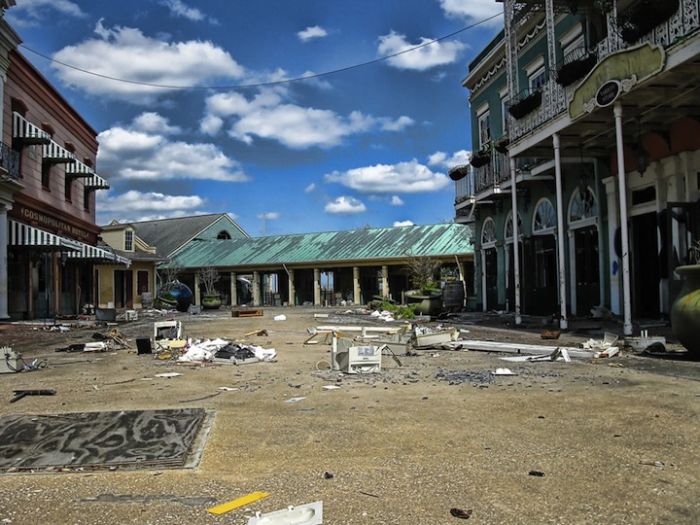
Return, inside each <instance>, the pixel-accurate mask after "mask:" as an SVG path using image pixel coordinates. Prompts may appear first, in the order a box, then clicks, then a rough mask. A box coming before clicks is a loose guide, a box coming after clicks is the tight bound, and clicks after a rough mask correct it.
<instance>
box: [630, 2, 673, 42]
mask: <svg viewBox="0 0 700 525" xmlns="http://www.w3.org/2000/svg"><path fill="white" fill-rule="evenodd" d="M678 4H679V0H641V1H640V2H638V3H637V4H635V5H634V6H632V7H631V8H629V9H628V10H627V11H625V12H624V13H622V15H621V16H620V17H619V22H618V25H619V26H620V29H621V35H622V39H623V40H624V41H625V42H627V43H628V44H632V43H634V42H636V41H637V40H639V39H640V38H642V37H643V36H644V35H646V34H647V33H650V32H651V31H652V30H653V29H654V28H655V27H657V26H659V25H661V24H663V23H664V22H666V21H667V20H668V19H669V18H671V17H672V16H673V15H674V14H675V13H676V11H678Z"/></svg>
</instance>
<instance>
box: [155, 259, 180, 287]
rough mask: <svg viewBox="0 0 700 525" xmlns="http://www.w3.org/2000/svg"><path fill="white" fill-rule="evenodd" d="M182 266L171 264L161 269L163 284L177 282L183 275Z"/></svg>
mask: <svg viewBox="0 0 700 525" xmlns="http://www.w3.org/2000/svg"><path fill="white" fill-rule="evenodd" d="M182 270H183V268H182V266H180V265H179V264H169V265H168V266H166V267H164V268H161V269H159V272H160V274H161V277H162V279H163V281H164V283H163V284H168V283H172V282H173V281H175V280H177V278H178V276H179V275H180V274H181V273H182Z"/></svg>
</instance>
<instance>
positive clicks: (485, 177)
mask: <svg viewBox="0 0 700 525" xmlns="http://www.w3.org/2000/svg"><path fill="white" fill-rule="evenodd" d="M509 178H510V161H509V159H508V155H507V154H505V153H500V152H498V151H496V150H495V149H494V150H491V159H490V161H489V163H488V164H485V165H484V166H481V167H479V168H474V193H475V194H479V193H481V192H484V191H487V190H489V189H494V188H495V187H496V186H497V185H498V184H501V183H503V182H505V181H507V180H508V179H509Z"/></svg>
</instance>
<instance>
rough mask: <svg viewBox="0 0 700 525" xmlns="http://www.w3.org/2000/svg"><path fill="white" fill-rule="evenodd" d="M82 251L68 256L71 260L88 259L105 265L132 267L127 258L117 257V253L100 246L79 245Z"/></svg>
mask: <svg viewBox="0 0 700 525" xmlns="http://www.w3.org/2000/svg"><path fill="white" fill-rule="evenodd" d="M79 244H80V245H81V246H80V250H79V251H76V252H71V253H69V254H68V258H69V259H86V260H90V261H94V262H98V263H105V264H124V265H126V266H130V265H131V261H130V260H129V259H127V258H126V257H122V256H121V255H117V254H116V253H114V252H112V251H109V250H105V249H104V248H100V247H99V246H91V245H89V244H84V243H82V242H81V243H79Z"/></svg>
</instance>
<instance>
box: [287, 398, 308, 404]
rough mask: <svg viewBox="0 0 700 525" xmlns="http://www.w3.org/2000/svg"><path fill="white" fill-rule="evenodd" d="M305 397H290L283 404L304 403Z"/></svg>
mask: <svg viewBox="0 0 700 525" xmlns="http://www.w3.org/2000/svg"><path fill="white" fill-rule="evenodd" d="M304 399H306V398H305V397H290V398H289V399H287V400H286V401H285V403H298V402H299V401H304Z"/></svg>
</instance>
